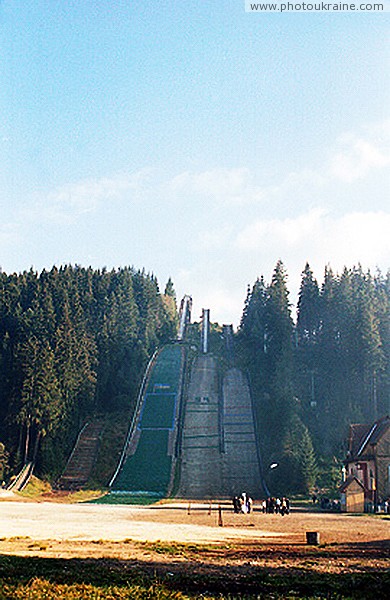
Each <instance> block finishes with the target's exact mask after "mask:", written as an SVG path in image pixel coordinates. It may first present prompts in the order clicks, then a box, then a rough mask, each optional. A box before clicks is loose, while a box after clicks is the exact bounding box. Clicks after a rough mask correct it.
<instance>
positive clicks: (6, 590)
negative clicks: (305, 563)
mask: <svg viewBox="0 0 390 600" xmlns="http://www.w3.org/2000/svg"><path fill="white" fill-rule="evenodd" d="M153 549H154V550H155V551H156V552H157V553H158V554H161V559H160V560H157V561H156V560H155V561H154V562H153V563H146V562H142V561H137V560H134V559H132V560H128V561H127V560H119V559H106V558H99V559H92V558H90V559H75V558H74V559H53V558H50V559H49V558H37V557H33V558H32V557H19V556H0V599H1V600H3V599H10V600H11V599H12V600H14V599H17V600H19V599H20V600H22V599H23V600H25V599H28V600H38V599H42V598H45V599H47V600H48V599H50V600H51V599H53V600H54V599H55V600H59V599H61V598H68V599H69V598H70V599H76V598H77V599H79V598H80V599H81V598H83V599H92V598H93V599H95V600H96V599H103V598H105V599H107V598H110V599H122V598H126V599H129V598H131V599H134V600H141V599H142V600H144V599H145V600H146V599H159V600H173V599H176V600H185V599H188V598H203V600H205V599H209V600H217V599H220V600H222V599H225V600H228V599H230V600H233V599H234V598H237V599H238V598H241V599H244V598H246V599H248V600H249V599H253V600H254V599H266V598H268V599H269V598H272V599H274V600H281V599H282V598H284V599H288V598H289V599H293V598H317V599H318V598H329V599H331V598H333V599H336V598H337V599H340V600H341V599H343V600H347V599H354V600H357V599H361V600H363V599H364V600H374V599H375V600H381V599H384V598H387V597H388V595H387V594H388V589H389V588H388V586H389V585H390V580H389V579H390V576H389V574H388V573H385V572H383V571H382V572H355V573H351V574H350V573H340V574H332V575H330V574H329V573H320V572H317V571H315V570H312V571H310V570H307V569H297V568H296V569H288V568H272V567H267V568H262V567H249V568H248V566H246V565H243V567H242V568H241V567H239V566H234V565H230V564H225V565H220V566H218V567H215V566H210V565H208V564H207V563H206V562H204V561H203V560H202V564H201V565H198V567H197V568H196V567H193V563H192V562H191V560H190V561H189V562H185V563H183V564H180V565H178V563H176V562H175V556H176V555H178V554H179V555H182V552H183V549H182V548H176V547H174V548H172V549H170V548H169V547H167V545H166V544H160V546H159V545H158V544H154V548H153ZM184 551H185V550H184ZM192 551H193V552H196V548H194V549H191V552H192Z"/></svg>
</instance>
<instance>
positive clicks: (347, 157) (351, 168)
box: [330, 121, 390, 183]
mask: <svg viewBox="0 0 390 600" xmlns="http://www.w3.org/2000/svg"><path fill="white" fill-rule="evenodd" d="M388 165H390V121H384V122H383V123H381V124H380V125H374V126H372V128H371V130H368V128H366V130H365V131H364V132H363V135H356V134H345V135H343V136H341V137H340V138H339V140H338V147H337V149H336V150H335V154H334V156H333V158H331V160H330V175H331V176H333V177H336V178H337V179H340V180H342V181H345V182H347V183H351V182H353V181H355V180H356V179H363V178H364V177H366V176H367V175H368V174H369V173H370V172H371V171H373V170H376V169H382V168H384V167H386V166H388Z"/></svg>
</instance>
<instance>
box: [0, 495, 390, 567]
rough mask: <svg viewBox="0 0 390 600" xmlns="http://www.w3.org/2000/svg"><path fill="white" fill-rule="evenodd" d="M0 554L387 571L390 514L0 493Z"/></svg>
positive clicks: (169, 564)
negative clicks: (38, 498) (244, 509)
mask: <svg viewBox="0 0 390 600" xmlns="http://www.w3.org/2000/svg"><path fill="white" fill-rule="evenodd" d="M51 500H53V498H51ZM62 500H63V498H62ZM219 506H220V507H221V512H220V511H219ZM308 531H315V532H318V533H319V541H320V545H319V546H310V545H308V544H307V543H306V532H308ZM0 554H3V555H4V554H13V555H19V556H40V557H48V558H49V557H50V558H83V559H87V558H88V559H91V558H92V559H101V558H105V559H121V560H126V561H137V564H142V565H144V567H145V568H147V566H148V565H150V566H152V565H153V569H156V568H157V567H156V565H159V566H160V567H159V568H162V569H163V571H164V572H165V574H166V573H171V572H172V573H174V572H175V571H177V570H182V569H183V566H184V565H183V563H184V562H185V563H186V567H185V568H186V569H193V570H194V571H195V572H196V570H197V569H201V570H202V571H204V570H205V569H211V570H213V569H216V568H221V566H222V567H223V566H224V567H226V566H227V565H228V566H229V568H233V567H237V568H244V569H245V571H246V572H248V571H250V570H251V569H252V568H255V567H267V565H269V566H271V565H272V568H275V567H278V566H279V567H284V568H289V569H291V568H292V569H294V568H299V569H302V568H307V569H311V570H313V569H314V570H318V571H320V572H326V573H334V574H336V573H338V574H339V573H346V572H349V573H354V572H361V571H362V570H363V571H367V570H370V571H383V570H385V571H386V570H387V569H389V566H390V561H389V559H390V520H389V519H385V518H381V517H379V516H374V515H347V514H339V513H322V512H313V511H305V510H302V509H299V508H295V509H294V507H293V508H292V511H291V513H290V514H289V515H286V516H284V517H282V516H280V515H265V514H263V513H262V512H261V511H260V510H259V506H256V504H255V505H254V511H253V512H252V513H251V514H249V515H241V514H239V515H236V514H234V513H233V511H232V507H231V505H230V503H226V502H225V503H223V502H220V503H211V504H210V503H199V502H190V503H189V502H161V503H157V504H154V505H151V506H146V507H144V506H130V505H107V504H86V503H81V504H66V503H64V502H60V503H56V502H53V501H51V502H31V501H30V502H21V501H15V497H14V498H12V500H10V497H9V496H5V495H2V496H1V501H0Z"/></svg>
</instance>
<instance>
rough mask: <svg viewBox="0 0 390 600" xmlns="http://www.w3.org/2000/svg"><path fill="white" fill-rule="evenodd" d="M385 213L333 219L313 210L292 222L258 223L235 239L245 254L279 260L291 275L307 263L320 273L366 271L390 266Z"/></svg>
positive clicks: (389, 216) (389, 227)
mask: <svg viewBox="0 0 390 600" xmlns="http://www.w3.org/2000/svg"><path fill="white" fill-rule="evenodd" d="M389 231H390V213H386V212H384V211H378V212H354V213H348V214H345V215H342V216H335V215H332V214H330V213H327V212H326V211H325V210H323V209H316V210H312V211H309V212H307V213H304V214H301V215H299V216H297V217H296V218H292V219H269V220H258V221H257V222H255V223H253V224H251V225H249V226H248V227H246V228H244V229H243V230H242V231H241V232H239V234H238V235H237V238H236V244H235V245H236V248H237V250H239V251H241V252H242V253H244V254H248V253H251V254H253V253H255V254H258V255H259V256H262V255H264V256H265V257H268V256H273V257H274V258H275V261H276V259H277V258H278V257H282V258H283V259H285V260H286V261H288V263H289V265H290V267H292V270H293V271H294V272H299V273H300V272H301V270H302V269H303V266H304V264H305V262H306V261H307V260H309V262H310V264H311V265H312V266H313V267H316V268H317V269H320V270H321V271H322V270H323V268H324V266H325V265H326V264H328V263H330V264H331V265H332V266H333V267H334V268H335V269H341V268H342V267H343V266H345V265H347V266H352V265H353V264H357V263H358V262H360V263H362V264H363V265H365V266H366V267H367V268H368V267H369V268H375V266H377V265H384V267H385V268H386V267H387V265H389V264H390V247H389V244H388V232H389Z"/></svg>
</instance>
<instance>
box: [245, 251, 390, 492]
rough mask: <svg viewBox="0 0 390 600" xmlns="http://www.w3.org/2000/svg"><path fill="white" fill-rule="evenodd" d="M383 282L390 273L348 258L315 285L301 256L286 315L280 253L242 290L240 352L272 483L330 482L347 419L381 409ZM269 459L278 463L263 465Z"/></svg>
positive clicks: (384, 398) (385, 360) (388, 291)
mask: <svg viewBox="0 0 390 600" xmlns="http://www.w3.org/2000/svg"><path fill="white" fill-rule="evenodd" d="M389 284H390V276H389V274H387V275H386V276H383V275H382V274H381V273H380V272H377V273H376V274H375V275H372V274H371V273H370V272H364V271H363V269H362V268H361V267H360V266H357V267H353V268H344V269H343V271H342V272H341V273H340V274H338V273H334V272H333V271H332V269H331V268H329V267H327V268H326V269H325V276H324V281H323V283H322V285H321V286H320V285H319V284H318V281H317V280H316V278H315V277H314V274H313V272H312V270H311V268H310V266H309V264H306V266H305V269H304V271H303V273H302V279H301V286H300V291H299V299H298V305H297V314H296V319H295V322H294V320H293V318H292V310H291V304H290V302H289V292H288V287H287V273H286V270H285V267H284V265H283V263H282V262H281V261H278V263H277V264H276V267H275V270H274V272H273V275H272V279H271V282H270V283H266V281H265V280H264V277H261V278H259V279H258V280H257V281H256V282H255V284H254V285H253V287H252V288H250V289H248V294H247V298H246V302H245V306H244V311H243V316H242V320H241V324H240V328H239V332H238V336H237V337H238V344H239V349H240V352H239V355H240V359H241V361H242V363H243V366H245V367H247V368H248V370H249V373H250V377H251V383H252V391H253V396H254V399H255V409H256V415H257V421H258V428H259V433H260V444H261V446H262V453H263V457H264V462H265V475H266V477H267V476H268V477H271V476H272V477H273V478H274V480H273V482H274V483H275V485H276V486H279V487H280V488H281V489H284V490H286V486H288V487H289V488H290V489H291V490H292V491H306V492H307V491H309V490H310V489H312V488H313V487H314V485H316V483H317V484H319V485H321V484H324V485H326V484H329V483H332V481H331V480H332V477H333V478H335V477H337V476H338V473H339V468H337V462H338V461H339V460H340V459H341V458H342V457H343V456H344V451H345V447H344V446H343V442H344V441H345V439H346V436H347V434H348V426H349V424H350V423H370V422H373V421H375V420H376V419H378V418H379V417H381V416H384V415H386V414H389V412H390V381H389V356H390V338H389V335H390V328H389V299H390V285H389ZM272 462H278V463H279V467H278V469H275V470H274V471H272V473H271V472H270V471H269V470H267V465H269V464H271V463H272ZM332 465H333V467H334V468H333V469H332ZM337 471H338V473H337ZM333 483H334V481H333Z"/></svg>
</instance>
